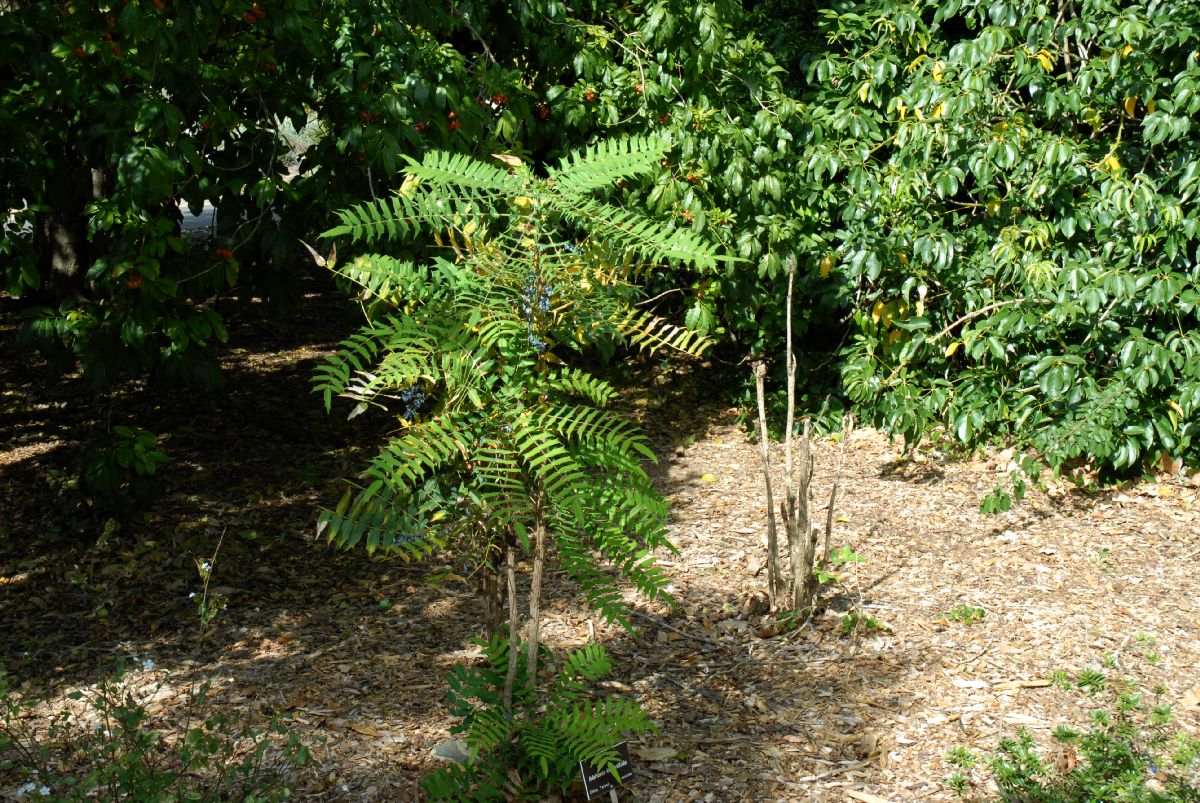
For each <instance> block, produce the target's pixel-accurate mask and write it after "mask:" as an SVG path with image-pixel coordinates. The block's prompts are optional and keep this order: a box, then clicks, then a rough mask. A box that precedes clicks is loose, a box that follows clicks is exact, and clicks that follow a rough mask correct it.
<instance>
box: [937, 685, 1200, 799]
mask: <svg viewBox="0 0 1200 803" xmlns="http://www.w3.org/2000/svg"><path fill="white" fill-rule="evenodd" d="M1052 681H1053V682H1054V684H1055V686H1057V687H1058V688H1060V689H1064V690H1065V689H1070V688H1074V689H1077V690H1078V691H1081V692H1083V693H1086V694H1088V695H1089V696H1090V697H1095V696H1097V695H1101V694H1102V695H1104V696H1105V697H1104V700H1105V703H1106V705H1105V706H1104V707H1103V708H1100V709H1097V710H1095V711H1093V712H1092V713H1091V715H1090V722H1089V727H1088V730H1087V732H1086V733H1081V732H1079V731H1076V730H1074V729H1072V728H1070V727H1067V726H1065V725H1060V726H1059V727H1058V728H1056V729H1055V730H1054V732H1053V734H1052V736H1053V739H1054V742H1055V746H1054V748H1053V752H1052V755H1051V754H1049V753H1047V752H1046V751H1043V750H1042V749H1040V748H1039V747H1038V745H1037V744H1036V743H1035V741H1034V739H1033V736H1032V734H1030V733H1029V731H1027V730H1025V729H1024V728H1021V729H1019V730H1018V731H1017V733H1016V735H1015V736H1014V737H1012V738H1006V739H1004V740H1003V741H1001V742H1000V744H999V746H998V747H997V748H996V749H995V750H994V751H993V752H992V753H991V755H990V756H988V757H987V760H986V761H985V762H984V766H982V767H977V766H976V765H977V761H976V758H975V756H974V754H973V753H971V752H970V751H969V750H967V749H966V748H962V747H956V748H955V749H954V750H951V751H950V753H949V754H947V756H946V761H947V763H948V764H950V765H951V766H953V767H954V771H953V772H952V773H951V774H950V775H949V776H948V777H947V778H946V780H945V782H944V783H945V785H946V786H947V787H948V788H949V789H951V790H953V791H954V792H955V793H956V794H958V795H959V796H960V797H963V798H966V797H968V796H969V795H970V793H971V792H972V790H976V791H978V790H980V789H983V788H985V786H986V781H987V777H984V776H990V777H991V779H992V780H994V781H995V785H996V787H997V789H998V790H999V793H1000V797H1001V799H1003V800H1014V801H1017V800H1019V801H1038V803H1088V802H1090V801H1106V800H1114V801H1115V800H1128V801H1147V803H1172V801H1200V788H1198V787H1197V783H1198V781H1200V739H1197V738H1195V737H1193V736H1190V735H1189V734H1187V733H1186V732H1184V731H1182V730H1172V727H1171V725H1172V722H1173V719H1172V713H1171V708H1170V706H1168V705H1165V704H1164V703H1163V702H1162V701H1161V692H1162V691H1163V690H1162V689H1161V688H1156V689H1154V690H1153V692H1152V696H1153V699H1152V700H1149V701H1148V700H1147V699H1146V695H1145V694H1144V693H1143V692H1141V691H1140V690H1139V689H1138V688H1137V687H1136V686H1135V685H1134V684H1133V683H1132V682H1130V681H1128V680H1126V679H1124V678H1111V679H1110V678H1106V677H1105V676H1104V675H1102V674H1101V673H1099V672H1097V671H1095V670H1083V671H1082V672H1080V673H1078V675H1076V676H1075V678H1073V679H1072V678H1070V676H1068V675H1066V673H1059V672H1056V673H1054V675H1053V676H1052Z"/></svg>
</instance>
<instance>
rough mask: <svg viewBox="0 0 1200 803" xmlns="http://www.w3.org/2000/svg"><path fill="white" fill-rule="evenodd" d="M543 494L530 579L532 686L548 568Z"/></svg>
mask: <svg viewBox="0 0 1200 803" xmlns="http://www.w3.org/2000/svg"><path fill="white" fill-rule="evenodd" d="M542 505H543V499H542V494H541V493H540V492H539V493H538V498H537V502H536V504H535V506H534V510H535V516H536V521H535V524H534V529H533V576H532V577H531V578H530V581H529V643H528V644H526V645H525V647H526V649H527V650H528V653H527V654H526V657H525V665H526V668H527V670H528V672H529V686H530V688H531V689H532V688H536V687H537V654H538V625H539V619H540V617H541V604H542V572H543V571H544V570H545V568H546V512H545V510H543V507H542Z"/></svg>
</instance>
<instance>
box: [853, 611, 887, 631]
mask: <svg viewBox="0 0 1200 803" xmlns="http://www.w3.org/2000/svg"><path fill="white" fill-rule="evenodd" d="M887 629H888V627H887V625H885V624H884V623H883V622H881V621H879V620H878V619H876V618H875V617H874V616H867V615H866V614H863V613H859V612H858V611H849V612H847V613H844V614H842V635H843V636H849V635H851V634H853V633H855V632H858V631H860V630H861V631H862V632H864V633H873V632H877V631H887Z"/></svg>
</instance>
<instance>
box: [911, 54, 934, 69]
mask: <svg viewBox="0 0 1200 803" xmlns="http://www.w3.org/2000/svg"><path fill="white" fill-rule="evenodd" d="M927 58H929V56H928V55H927V54H925V53H922V54H921V55H919V56H917V57H916V58H915V59H913V60H912V61H911V62H909V64H908V72H912V71H913V70H915V69H917V67H918V66H919V65H920V64H921V62H922V61H924V60H925V59H927Z"/></svg>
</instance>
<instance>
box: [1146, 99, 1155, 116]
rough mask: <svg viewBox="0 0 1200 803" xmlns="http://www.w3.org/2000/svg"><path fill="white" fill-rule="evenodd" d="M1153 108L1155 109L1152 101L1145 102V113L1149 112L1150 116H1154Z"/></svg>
mask: <svg viewBox="0 0 1200 803" xmlns="http://www.w3.org/2000/svg"><path fill="white" fill-rule="evenodd" d="M1155 108H1156V107H1155V104H1154V101H1153V100H1148V101H1146V111H1147V112H1149V113H1150V114H1154V109H1155Z"/></svg>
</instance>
